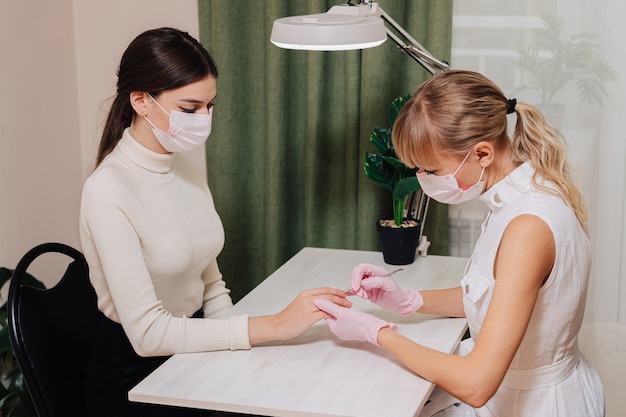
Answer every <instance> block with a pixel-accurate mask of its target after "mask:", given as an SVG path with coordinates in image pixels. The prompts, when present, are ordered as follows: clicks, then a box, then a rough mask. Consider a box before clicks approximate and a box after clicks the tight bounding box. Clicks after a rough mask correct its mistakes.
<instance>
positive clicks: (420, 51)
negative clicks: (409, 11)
mask: <svg viewBox="0 0 626 417" xmlns="http://www.w3.org/2000/svg"><path fill="white" fill-rule="evenodd" d="M376 14H379V15H380V17H381V18H382V19H383V20H384V21H385V22H387V23H388V24H389V25H390V26H391V27H392V28H393V29H394V30H396V31H397V32H398V33H399V34H401V35H402V36H404V38H405V39H406V41H403V40H402V39H400V37H399V36H398V35H396V34H395V33H394V32H393V31H391V30H389V28H387V27H385V31H386V32H387V36H389V37H390V38H391V40H393V41H394V42H395V43H396V45H398V47H399V48H400V49H402V50H403V51H404V52H406V53H407V54H408V55H409V56H410V57H411V58H413V59H414V60H415V61H417V63H418V64H420V65H421V66H423V67H424V68H425V69H426V70H427V71H428V72H430V73H431V74H436V73H437V72H438V71H446V70H449V69H450V65H449V64H448V63H447V62H445V61H441V60H438V59H437V58H435V57H433V55H432V54H431V53H430V52H428V50H426V48H424V47H423V46H422V45H420V43H419V42H418V41H416V40H415V39H414V38H413V37H412V36H411V35H410V34H409V33H408V32H407V31H406V30H404V28H402V26H400V25H399V24H398V23H397V22H396V21H395V20H393V18H391V16H389V15H388V14H387V13H386V12H385V11H384V10H383V9H382V8H381V7H380V6H378V7H376Z"/></svg>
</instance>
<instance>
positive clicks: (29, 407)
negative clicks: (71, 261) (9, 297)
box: [0, 267, 45, 417]
mask: <svg viewBox="0 0 626 417" xmlns="http://www.w3.org/2000/svg"><path fill="white" fill-rule="evenodd" d="M12 276H13V271H12V270H11V269H7V268H3V267H0V288H2V287H3V286H4V285H5V284H7V283H8V281H9V280H10V279H11V277H12ZM23 282H24V284H26V285H29V286H31V287H35V288H45V286H44V284H43V283H42V282H41V281H39V280H38V279H37V278H35V277H33V276H32V275H29V274H25V275H24V278H23ZM0 326H2V328H1V329H0V371H1V373H2V381H1V382H2V383H0V413H1V415H2V417H34V416H36V415H37V413H36V412H35V407H34V406H33V402H32V400H31V398H30V394H29V393H28V389H27V388H26V384H25V383H24V376H23V375H22V371H21V370H20V368H19V367H18V366H17V362H16V360H15V354H14V353H13V347H12V346H11V340H10V338H9V323H8V320H7V303H6V300H5V302H4V303H3V304H2V306H0Z"/></svg>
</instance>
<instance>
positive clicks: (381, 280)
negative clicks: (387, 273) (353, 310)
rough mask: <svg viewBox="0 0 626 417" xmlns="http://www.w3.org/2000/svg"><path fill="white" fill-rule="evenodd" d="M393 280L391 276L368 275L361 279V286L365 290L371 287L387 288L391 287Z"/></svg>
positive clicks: (371, 288)
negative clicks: (368, 276)
mask: <svg viewBox="0 0 626 417" xmlns="http://www.w3.org/2000/svg"><path fill="white" fill-rule="evenodd" d="M394 283H395V281H394V280H393V278H391V277H383V276H380V277H378V276H377V277H370V278H367V279H364V280H363V281H361V287H363V288H364V289H366V290H373V289H378V288H380V289H383V290H384V289H389V288H391V287H393V286H394V285H393V284H394Z"/></svg>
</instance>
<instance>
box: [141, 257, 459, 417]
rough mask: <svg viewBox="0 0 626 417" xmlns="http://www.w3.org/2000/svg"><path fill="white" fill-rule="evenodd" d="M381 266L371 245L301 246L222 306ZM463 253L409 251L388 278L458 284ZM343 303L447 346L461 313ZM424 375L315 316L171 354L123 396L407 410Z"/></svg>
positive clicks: (277, 297) (280, 412) (361, 414)
mask: <svg viewBox="0 0 626 417" xmlns="http://www.w3.org/2000/svg"><path fill="white" fill-rule="evenodd" d="M363 262H366V263H373V264H377V265H383V266H386V268H387V270H389V271H392V270H394V269H396V268H398V266H395V265H385V263H384V262H383V259H382V254H381V253H380V252H368V251H352V250H339V249H320V248H304V249H303V250H302V251H300V252H299V253H297V254H296V255H295V256H294V257H293V258H291V259H290V260H289V261H288V262H286V263H285V264H284V265H283V266H281V267H280V268H279V269H278V270H276V272H274V273H273V274H272V275H270V276H269V277H268V278H267V279H266V280H265V281H263V282H262V283H261V284H260V285H259V286H257V287H256V288H255V289H254V290H253V291H251V292H250V293H249V294H248V295H246V296H245V297H244V298H243V299H242V300H241V301H239V302H238V303H237V304H236V305H235V306H234V307H233V308H232V310H230V311H229V313H228V315H231V314H233V315H237V314H249V315H254V316H256V315H265V314H272V313H276V312H278V311H280V310H281V309H282V308H284V307H285V306H286V305H287V304H289V303H290V302H291V300H293V298H294V297H295V296H296V295H297V294H298V293H299V292H300V291H302V290H304V289H308V288H315V287H320V286H334V287H337V288H345V289H347V288H349V287H350V272H351V271H352V269H353V268H354V266H356V265H357V264H359V263H363ZM466 262H467V259H465V258H455V257H447V256H432V255H429V256H426V257H418V258H417V259H416V261H415V262H414V263H413V264H411V265H404V266H402V268H403V271H401V272H398V273H396V274H395V275H394V279H395V280H396V281H397V282H398V283H399V284H400V285H401V286H403V287H405V288H417V289H436V288H448V287H454V286H457V285H459V281H460V280H461V277H462V274H463V270H464V268H465V263H466ZM351 300H352V301H353V303H354V305H353V307H352V308H356V309H359V310H361V311H367V312H370V313H373V314H376V315H377V316H379V317H381V318H383V319H385V320H388V321H393V322H395V323H397V324H398V325H399V328H400V332H401V333H402V334H403V335H405V336H406V337H408V338H410V339H412V340H415V341H416V342H418V343H421V344H423V345H426V346H430V347H432V348H434V349H437V350H440V351H443V352H447V353H450V352H452V351H454V349H455V348H456V346H457V344H458V342H459V340H460V338H461V337H462V335H463V333H464V332H465V329H466V327H467V326H466V321H465V319H450V318H437V317H433V316H425V315H420V314H413V315H411V316H409V317H401V316H399V315H398V314H395V313H390V312H386V311H384V310H382V309H380V308H379V307H377V306H376V305H374V304H372V303H370V302H369V301H366V300H362V299H360V298H358V297H351ZM432 388H433V386H432V384H431V383H430V382H428V381H426V380H423V379H421V378H420V377H418V376H416V375H415V374H413V373H412V372H411V371H409V370H408V369H406V368H405V367H404V366H403V365H401V364H400V363H399V362H398V361H397V360H396V359H394V358H393V357H392V356H391V355H390V354H388V353H387V352H386V351H385V350H384V349H382V348H378V347H376V346H373V345H371V344H369V343H360V342H344V341H340V340H338V339H337V338H336V337H335V336H334V335H333V334H332V333H331V332H330V330H329V329H328V326H327V325H326V323H325V322H324V321H320V322H319V323H317V324H316V325H314V326H313V327H312V328H310V329H309V330H307V331H306V332H305V333H304V334H302V335H301V336H299V337H297V338H295V339H292V340H290V341H287V342H276V343H274V342H272V343H266V344H263V345H259V346H255V347H253V348H252V349H250V350H240V351H233V352H231V351H219V352H203V353H192V354H178V355H174V356H173V357H171V358H170V359H169V360H168V361H166V362H165V363H164V364H163V365H161V367H159V368H158V369H156V370H155V371H154V372H153V373H152V374H150V375H149V376H148V377H147V378H146V379H145V380H143V381H142V382H141V383H139V384H138V385H137V386H136V387H135V388H133V389H132V390H131V391H130V392H129V398H130V400H131V401H138V402H148V403H157V404H164V405H175V406H183V407H192V408H201V409H208V410H221V411H230V412H239V413H249V414H257V415H267V416H281V417H314V416H335V417H336V416H355V417H369V416H371V417H381V416H384V417H395V416H397V417H407V416H414V415H416V414H417V413H418V412H419V410H420V409H421V408H422V406H423V404H424V402H425V401H426V398H427V397H428V395H429V394H430V392H431V391H432Z"/></svg>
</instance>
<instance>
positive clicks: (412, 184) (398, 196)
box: [393, 175, 420, 201]
mask: <svg viewBox="0 0 626 417" xmlns="http://www.w3.org/2000/svg"><path fill="white" fill-rule="evenodd" d="M419 189H420V184H419V182H418V181H417V177H416V176H415V175H413V176H410V177H406V178H402V179H401V180H400V181H398V182H397V183H396V186H395V187H394V188H393V199H394V200H396V201H398V200H404V199H405V198H406V197H407V196H408V195H409V194H411V193H414V192H415V191H417V190H419Z"/></svg>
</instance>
